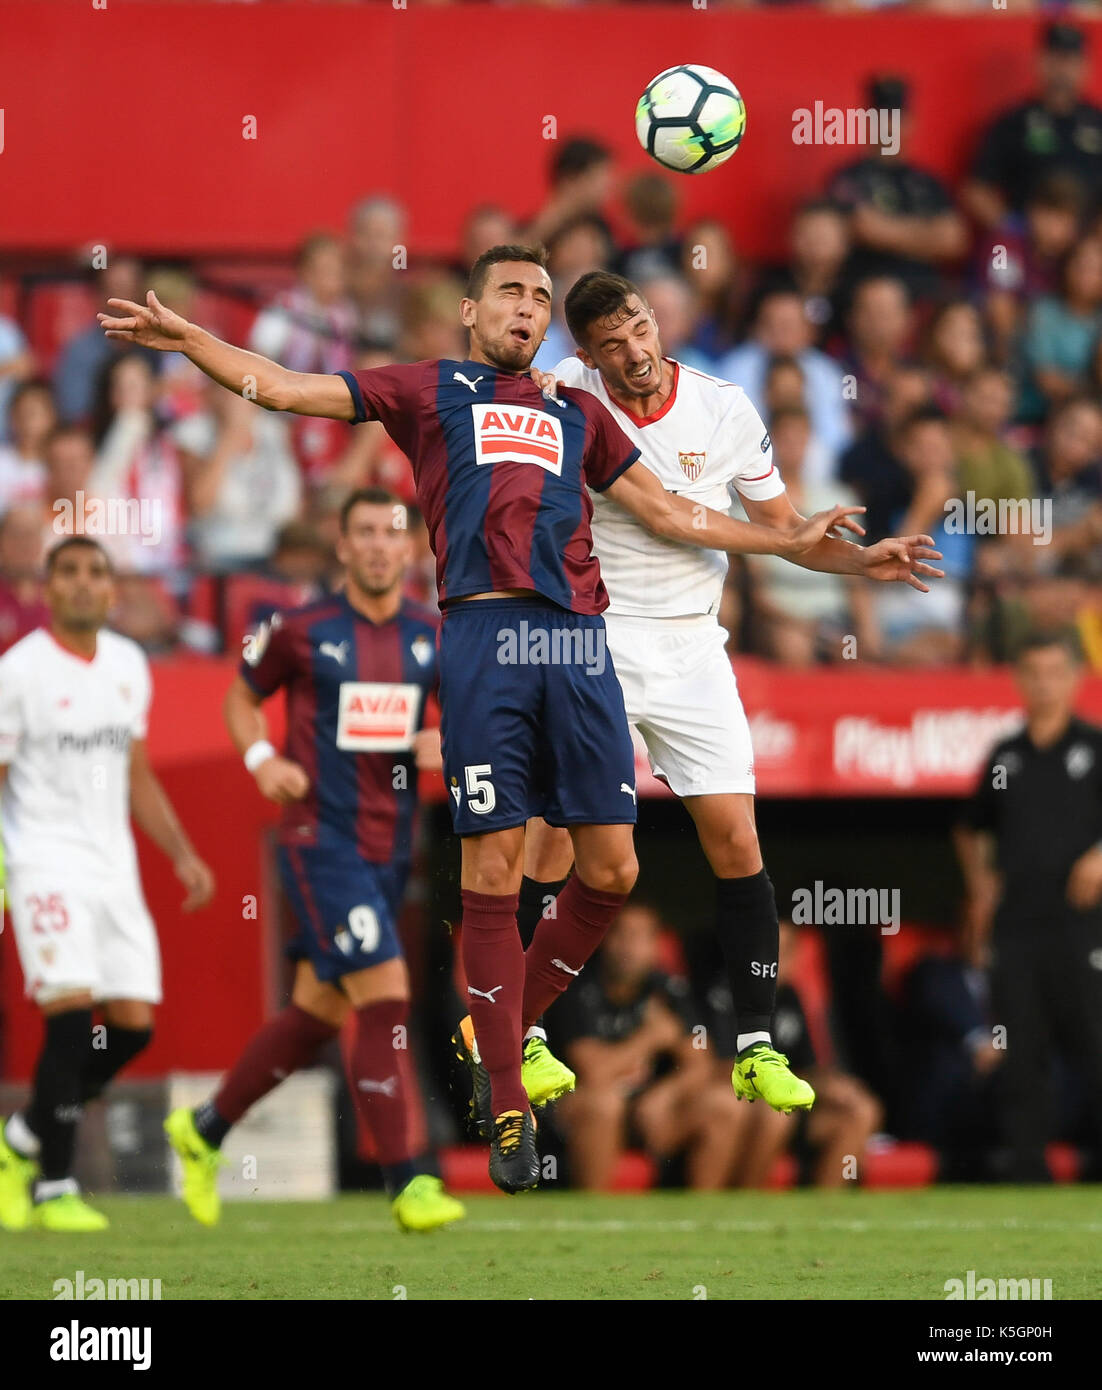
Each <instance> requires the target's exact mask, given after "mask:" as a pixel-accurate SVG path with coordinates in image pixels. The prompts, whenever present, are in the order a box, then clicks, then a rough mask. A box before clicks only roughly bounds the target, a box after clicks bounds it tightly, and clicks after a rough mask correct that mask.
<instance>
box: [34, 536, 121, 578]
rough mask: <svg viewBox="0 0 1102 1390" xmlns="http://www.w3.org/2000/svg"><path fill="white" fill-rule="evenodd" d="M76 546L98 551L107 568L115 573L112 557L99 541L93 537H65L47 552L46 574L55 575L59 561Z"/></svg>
mask: <svg viewBox="0 0 1102 1390" xmlns="http://www.w3.org/2000/svg"><path fill="white" fill-rule="evenodd" d="M75 546H83V547H84V548H85V549H88V550H98V551H99V553H100V554H101V555H102V556H103V558H104V561H105V562H106V564H107V568H108V569H109V570H110V571H111V572H112V573H114V570H115V567H114V565H113V564H112V563H111V557H110V555H108V553H107V551H106V550H105V549H104V547H103V546H102V545H100V543H99V541H97V540H95V539H93V537H91V536H64V537H63V538H62V539H61V540H59V541H58V543H57V544H56V545H52V546H51V547H50V549H49V550H48V551H47V552H46V573H47V574H48V575H50V574H53V572H54V568H55V566H56V565H57V562H58V560H59V559H60V558H61V556H62V555H64V553H65V552H66V551H67V550H72V549H73V548H74V547H75Z"/></svg>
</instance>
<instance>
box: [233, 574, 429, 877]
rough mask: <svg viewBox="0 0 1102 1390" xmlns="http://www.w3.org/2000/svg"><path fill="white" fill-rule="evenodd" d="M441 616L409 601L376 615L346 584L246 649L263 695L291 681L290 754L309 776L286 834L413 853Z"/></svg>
mask: <svg viewBox="0 0 1102 1390" xmlns="http://www.w3.org/2000/svg"><path fill="white" fill-rule="evenodd" d="M438 625H439V618H438V616H437V615H435V614H432V613H430V612H429V611H428V610H427V609H424V608H421V607H420V606H419V605H418V604H415V603H411V602H410V601H409V600H405V601H403V603H402V606H401V608H400V609H399V611H398V613H397V614H396V616H395V617H393V618H391V619H390V621H389V622H385V623H379V624H376V623H373V622H372V621H371V620H370V619H369V618H366V617H364V615H363V614H362V613H359V612H357V610H356V609H355V608H353V607H352V605H351V604H350V603H349V602H348V599H347V598H346V597H345V595H344V594H343V593H336V594H329V595H327V596H326V597H325V598H322V599H318V600H317V601H316V602H314V603H310V604H307V605H306V606H305V607H302V608H295V609H291V610H289V611H287V612H284V613H276V614H275V615H274V616H273V617H272V618H271V619H270V620H269V621H268V622H267V623H265V624H263V625H262V626H261V628H260V630H259V632H258V633H257V634H256V635H255V636H254V637H253V638H251V639H250V641H249V642H248V643H247V644H246V647H245V655H244V659H243V661H242V663H241V675H242V677H243V678H244V680H245V682H246V683H247V684H248V685H249V687H250V688H251V689H252V690H254V691H255V692H256V694H258V695H260V696H263V697H265V698H266V697H267V696H269V695H274V694H275V692H276V691H277V690H279V689H280V688H281V687H282V688H284V689H286V691H287V738H286V743H285V746H284V753H285V755H286V756H287V757H288V758H291V759H293V761H295V762H296V763H299V764H301V766H302V767H303V768H304V769H305V771H306V774H307V776H308V777H309V779H310V790H309V791H308V792H307V794H306V797H305V798H304V799H303V800H302V801H293V802H289V803H288V804H287V805H286V806H284V808H283V815H282V818H281V821H280V840H281V842H282V843H283V844H289V845H318V846H321V847H322V848H326V847H328V848H333V849H336V850H343V849H347V847H348V844H349V841H352V842H354V844H355V847H356V849H357V850H358V852H359V853H360V854H361V855H362V857H363V858H364V859H369V860H371V861H373V862H375V863H389V862H390V861H392V860H402V859H408V858H409V855H410V841H411V835H412V825H413V813H414V809H415V806H416V802H417V770H416V767H415V766H414V759H413V754H412V752H411V748H410V744H411V740H412V737H413V735H414V734H415V733H416V732H417V730H418V729H421V728H423V727H424V722H425V704H426V702H427V700H428V697H429V696H430V695H431V694H432V693H433V692H434V691H435V690H436V685H437V660H436V635H437V628H438Z"/></svg>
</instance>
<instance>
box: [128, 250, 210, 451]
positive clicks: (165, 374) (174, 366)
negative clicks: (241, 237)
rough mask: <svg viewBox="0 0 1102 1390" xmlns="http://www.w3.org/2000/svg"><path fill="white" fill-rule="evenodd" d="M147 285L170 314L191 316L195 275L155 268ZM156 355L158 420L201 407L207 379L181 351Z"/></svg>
mask: <svg viewBox="0 0 1102 1390" xmlns="http://www.w3.org/2000/svg"><path fill="white" fill-rule="evenodd" d="M148 287H149V289H151V290H152V291H153V293H154V294H155V295H156V296H157V298H158V299H159V300H160V302H161V303H162V304H163V305H164V306H165V308H166V309H171V310H172V312H173V313H174V314H179V315H180V316H181V317H182V318H185V319H190V318H193V317H194V316H195V312H196V311H195V300H196V295H197V292H198V291H197V286H196V283H195V277H194V276H193V275H191V274H190V272H188V271H186V270H177V269H173V268H172V267H170V266H163V267H159V268H157V269H155V270H151V271H150V272H149V285H148ZM101 331H102V330H101ZM211 331H216V330H211ZM157 355H158V357H159V358H160V361H159V362H158V363H157V365H156V367H155V368H154V370H155V372H156V375H157V416H158V419H160V420H161V421H162V423H168V422H169V421H172V420H182V419H185V418H186V417H187V416H188V415H194V414H195V413H196V412H197V411H199V410H201V409H202V408H203V399H204V394H205V392H204V385H205V382H206V380H207V378H206V377H205V376H204V375H203V373H202V372H201V371H200V370H199V368H198V367H197V366H196V365H195V364H194V362H191V361H190V360H189V359H188V358H187V357H185V356H184V354H183V353H182V352H165V353H158V354H157Z"/></svg>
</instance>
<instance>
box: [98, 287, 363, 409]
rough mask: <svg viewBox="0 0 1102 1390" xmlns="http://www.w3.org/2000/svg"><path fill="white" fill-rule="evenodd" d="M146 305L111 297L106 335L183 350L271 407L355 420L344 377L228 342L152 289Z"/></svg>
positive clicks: (225, 382) (102, 317) (103, 318)
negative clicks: (292, 366) (292, 365)
mask: <svg viewBox="0 0 1102 1390" xmlns="http://www.w3.org/2000/svg"><path fill="white" fill-rule="evenodd" d="M145 298H146V302H145V304H144V305H143V304H134V303H133V302H132V301H131V300H129V299H109V300H108V301H107V303H108V305H109V307H110V308H111V309H113V310H114V313H113V314H97V315H96V317H97V318H98V319H99V321H100V323H101V324H102V326H103V331H104V334H105V335H106V336H107V337H108V338H114V339H116V340H117V341H119V342H122V343H132V344H133V345H134V346H135V347H147V348H154V349H156V351H158V352H182V353H183V354H184V356H185V357H187V358H189V359H190V360H191V361H192V362H194V363H195V365H196V366H197V367H198V368H199V370H200V371H202V372H205V373H206V374H207V376H209V377H211V378H212V379H213V380H214V381H217V382H218V384H219V386H224V387H225V388H226V390H227V391H232V392H234V394H235V395H238V396H244V397H246V399H248V400H251V401H255V402H256V403H257V405H261V406H263V407H264V409H265V410H290V411H293V412H294V413H295V414H296V415H320V416H322V417H323V418H325V419H327V420H352V419H354V418H355V407H354V406H353V404H352V395H351V393H350V392H349V390H348V387H347V386H346V385H345V383H344V381H343V379H342V378H341V377H339V376H332V375H329V374H328V373H314V372H292V371H290V370H289V369H288V368H287V367H281V366H280V365H279V363H278V362H273V361H272V360H271V359H270V358H268V357H261V355H260V354H259V353H258V352H249V351H247V350H246V349H245V348H238V347H234V346H233V345H232V344H230V343H223V342H222V341H221V340H220V339H218V338H216V337H214V335H213V334H211V333H208V332H207V331H206V329H205V328H200V327H199V325H198V324H195V323H188V321H187V319H185V318H181V317H180V315H179V314H176V313H173V311H172V310H171V309H166V308H165V306H164V305H163V304H162V303H161V302H160V300H159V299H158V298H157V296H156V295H155V294H154V293H153V291H152V290H150V291H149V293H148V294H147V295H146V297H145Z"/></svg>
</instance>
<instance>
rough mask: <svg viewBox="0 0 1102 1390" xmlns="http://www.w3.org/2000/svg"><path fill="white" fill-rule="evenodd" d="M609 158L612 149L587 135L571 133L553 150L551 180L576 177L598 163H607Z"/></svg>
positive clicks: (556, 181)
mask: <svg viewBox="0 0 1102 1390" xmlns="http://www.w3.org/2000/svg"><path fill="white" fill-rule="evenodd" d="M611 158H612V151H611V150H610V149H609V147H608V146H607V145H602V144H601V142H600V141H599V140H594V139H592V138H591V137H590V136H588V135H573V136H571V137H570V139H569V140H564V141H563V142H562V144H561V145H559V146H558V148H557V149H556V150H555V153H554V155H553V157H552V159H551V178H552V181H553V182H555V183H558V182H559V181H560V180H561V179H570V178H577V177H578V175H579V174H585V173H588V172H589V170H590V169H593V168H595V167H596V166H597V165H598V164H607V163H608V161H609V160H610V159H611Z"/></svg>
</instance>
